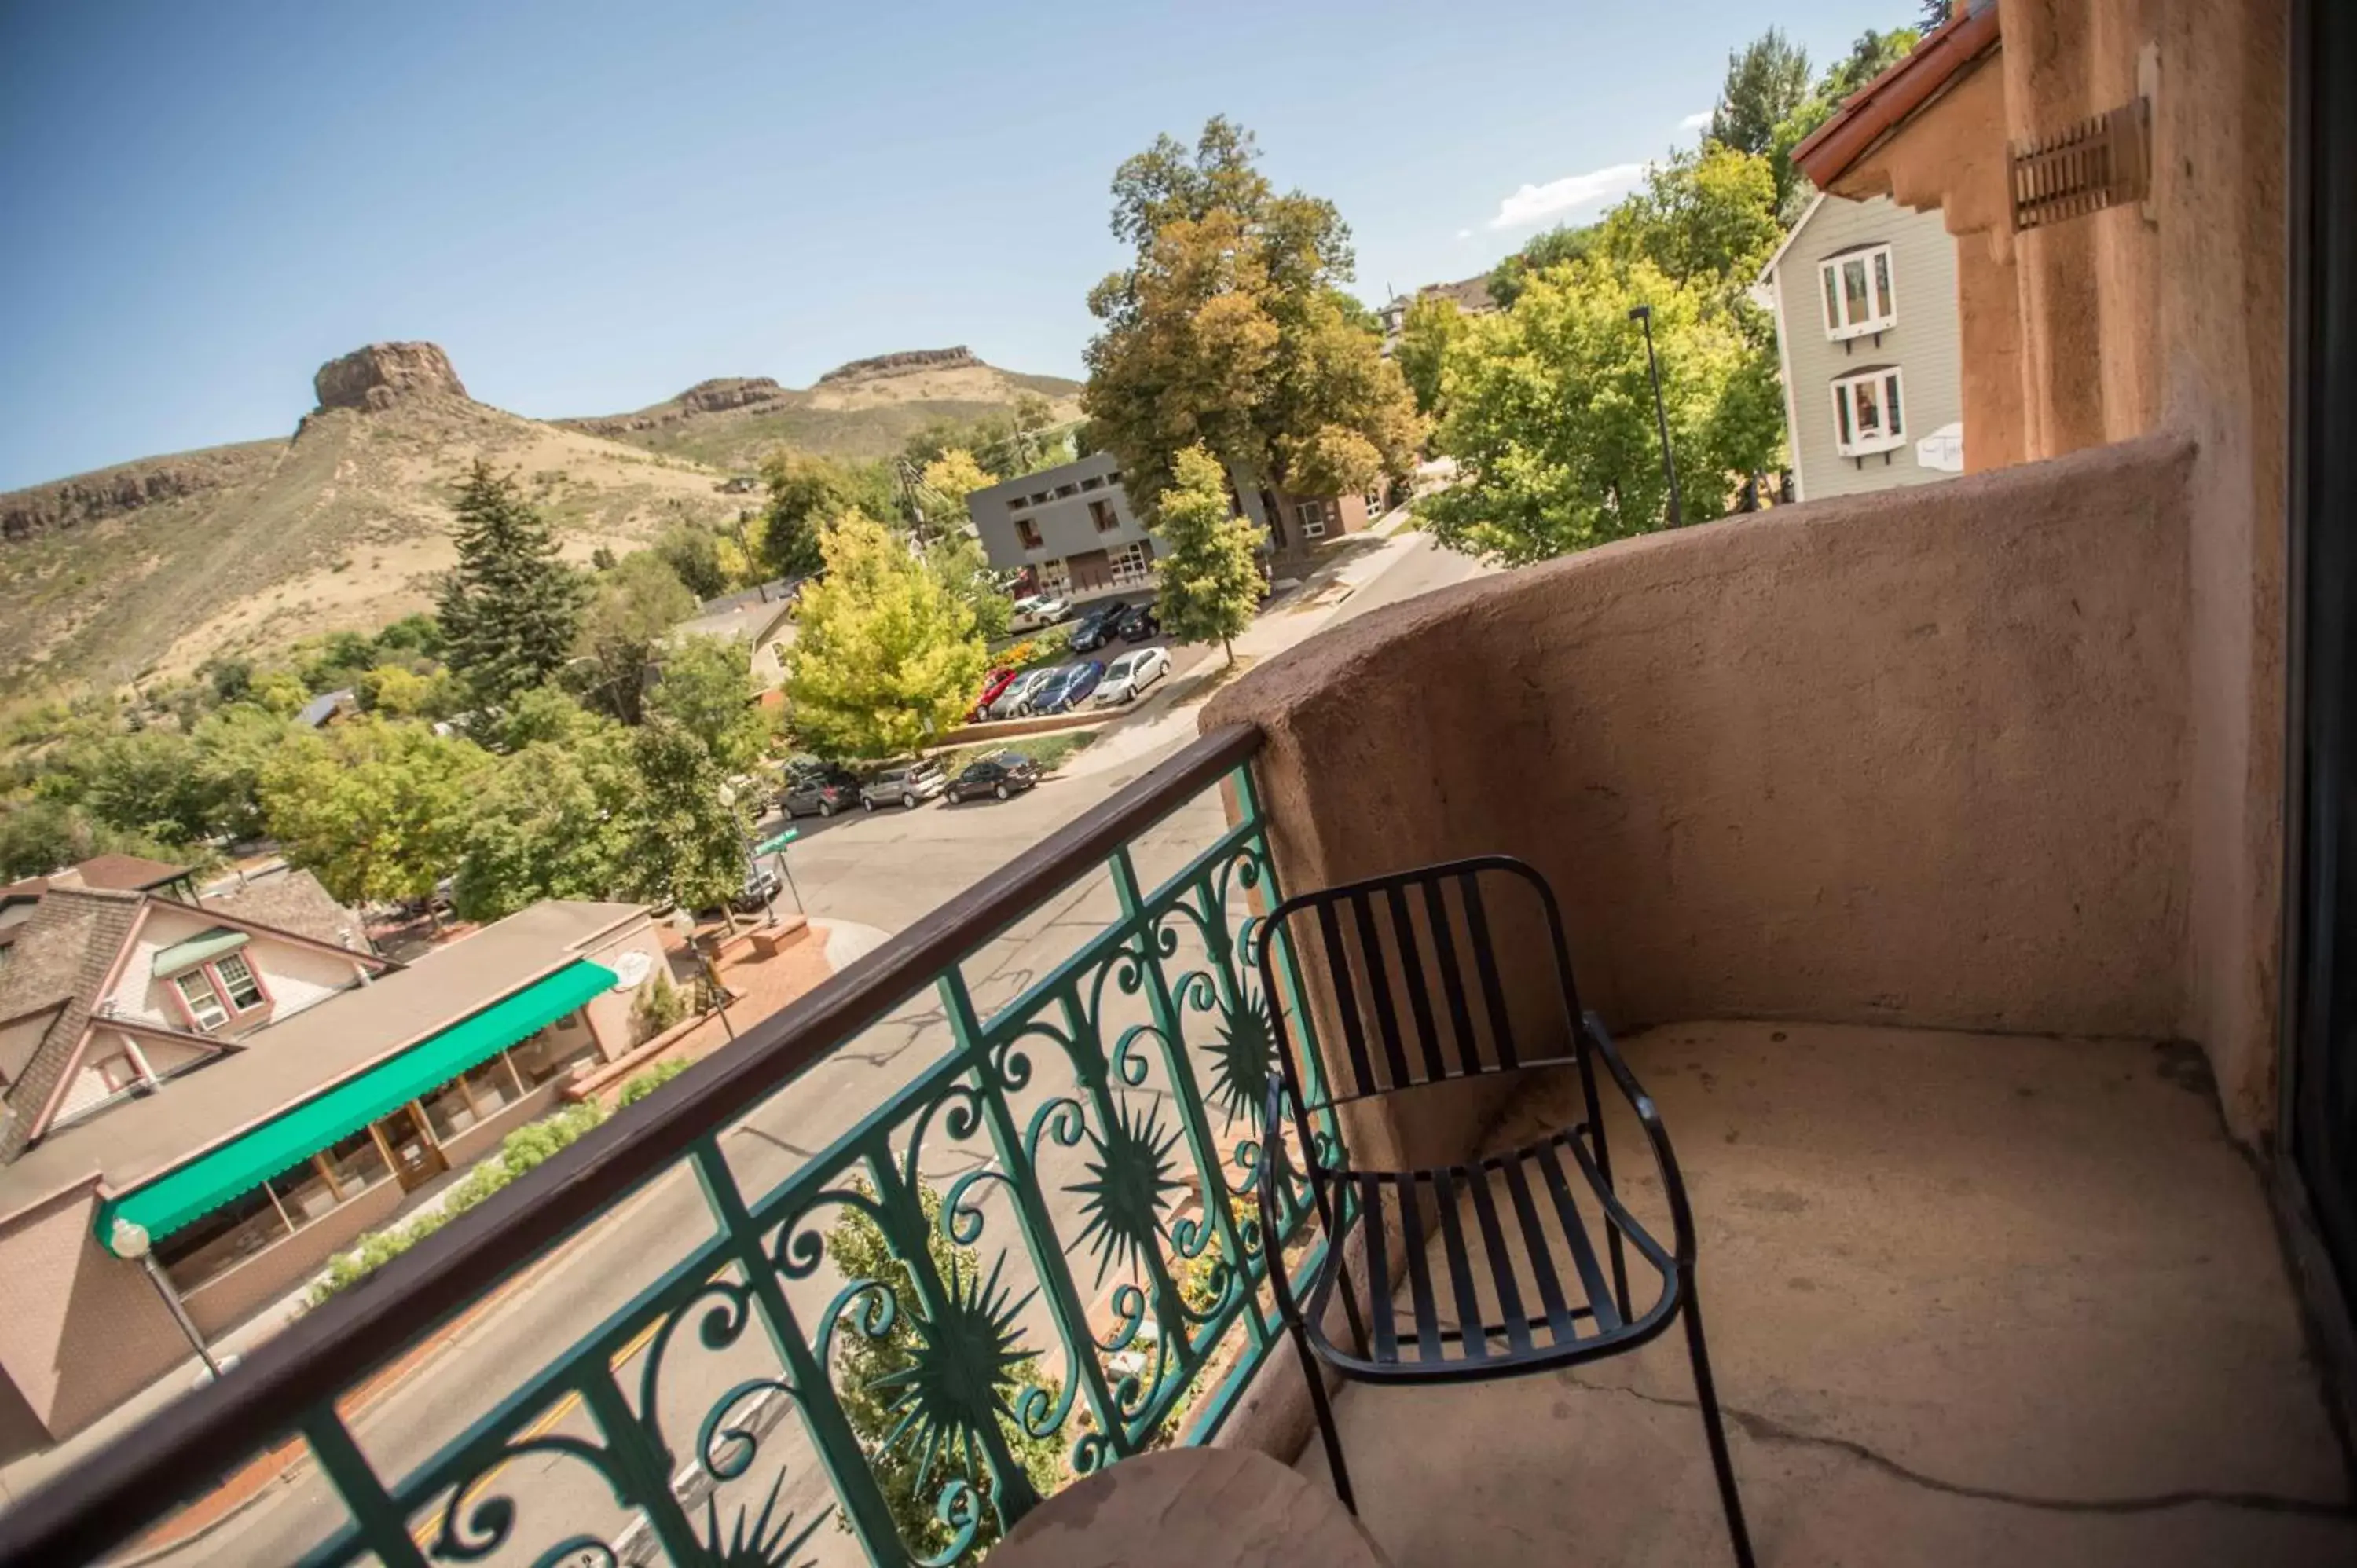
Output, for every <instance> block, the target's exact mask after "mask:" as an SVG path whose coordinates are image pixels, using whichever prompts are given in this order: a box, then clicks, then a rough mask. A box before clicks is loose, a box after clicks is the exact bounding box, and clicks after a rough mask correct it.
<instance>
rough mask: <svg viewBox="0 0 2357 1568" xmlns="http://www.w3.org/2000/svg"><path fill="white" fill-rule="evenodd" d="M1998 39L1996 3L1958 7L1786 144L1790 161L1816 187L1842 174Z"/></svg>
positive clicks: (1826, 185)
mask: <svg viewBox="0 0 2357 1568" xmlns="http://www.w3.org/2000/svg"><path fill="white" fill-rule="evenodd" d="M1998 38H1999V27H1998V24H1997V6H1996V4H1995V3H1994V0H1992V3H1991V4H1989V5H1984V6H1981V7H1980V8H1979V9H1977V10H1961V9H1960V10H1959V11H1958V12H1957V14H1956V15H1954V16H1951V17H1949V18H1948V19H1947V20H1946V21H1945V22H1943V23H1942V24H1941V25H1940V26H1938V27H1934V28H1933V29H1932V32H1931V34H1930V35H1929V36H1928V37H1926V38H1924V39H1923V41H1922V42H1921V43H1919V44H1917V45H1916V46H1915V47H1914V48H1912V49H1910V50H1909V51H1908V52H1907V58H1906V59H1902V60H1900V62H1899V63H1898V64H1897V65H1894V66H1892V67H1891V68H1890V69H1889V70H1886V71H1884V72H1883V73H1882V74H1881V75H1880V76H1878V77H1876V78H1875V79H1874V80H1873V81H1869V82H1867V84H1866V85H1865V86H1864V87H1861V88H1859V89H1858V90H1857V91H1856V92H1854V93H1852V94H1851V95H1850V96H1849V98H1848V99H1847V100H1846V102H1844V103H1843V104H1842V106H1841V107H1840V108H1839V109H1838V110H1835V112H1834V117H1833V118H1832V119H1830V120H1828V121H1826V122H1825V123H1824V124H1822V125H1820V126H1818V127H1817V128H1816V129H1815V130H1813V131H1812V132H1810V133H1809V134H1808V135H1807V136H1806V137H1805V138H1804V139H1803V141H1802V142H1801V145H1798V146H1796V147H1794V148H1793V149H1792V162H1793V164H1794V166H1797V167H1798V168H1799V169H1800V170H1801V172H1802V173H1803V174H1805V175H1807V176H1808V177H1809V178H1810V180H1811V181H1812V182H1813V183H1814V184H1815V185H1816V186H1817V187H1819V188H1827V187H1830V186H1831V185H1832V184H1833V182H1834V181H1835V180H1837V179H1839V178H1840V177H1842V176H1843V175H1845V174H1847V173H1848V172H1849V170H1850V166H1852V165H1853V164H1856V163H1857V160H1858V159H1859V158H1861V157H1864V156H1866V154H1867V150H1868V149H1869V148H1871V147H1872V146H1873V145H1875V144H1876V143H1878V142H1879V141H1880V140H1881V139H1882V138H1883V137H1884V136H1885V135H1886V134H1889V132H1891V131H1893V130H1895V129H1897V128H1898V126H1899V125H1900V123H1901V122H1903V121H1905V120H1906V119H1907V117H1908V116H1909V115H1910V114H1912V113H1915V112H1916V111H1917V110H1918V109H1921V108H1922V107H1923V105H1924V104H1926V103H1928V102H1931V101H1932V99H1933V98H1934V97H1936V96H1938V95H1939V93H1940V92H1941V91H1942V90H1943V89H1944V88H1945V87H1947V85H1948V84H1949V83H1950V82H1952V81H1954V80H1955V79H1956V78H1957V77H1959V76H1961V75H1962V74H1964V70H1965V69H1966V68H1967V67H1969V66H1970V65H1972V64H1973V63H1974V62H1975V60H1977V59H1980V58H1981V56H1982V55H1983V54H1985V53H1986V52H1987V51H1988V50H1989V49H1992V48H1996V43H1997V40H1998Z"/></svg>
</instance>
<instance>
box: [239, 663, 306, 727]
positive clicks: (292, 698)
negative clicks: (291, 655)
mask: <svg viewBox="0 0 2357 1568" xmlns="http://www.w3.org/2000/svg"><path fill="white" fill-rule="evenodd" d="M246 694H247V695H248V696H249V697H251V698H252V699H253V701H254V702H255V703H259V704H261V705H262V706H263V707H264V708H266V709H268V710H269V711H270V712H272V713H274V714H277V715H278V716H279V717H280V718H282V719H291V718H293V717H294V716H295V715H296V714H299V713H301V712H302V711H303V704H304V703H307V702H309V701H310V700H311V693H309V692H308V691H307V690H305V688H304V685H303V682H301V681H299V680H297V679H296V677H295V676H294V675H293V674H292V673H290V672H289V671H285V670H265V671H263V672H262V673H261V674H259V675H256V676H255V677H253V680H252V681H251V682H248V683H247V687H246Z"/></svg>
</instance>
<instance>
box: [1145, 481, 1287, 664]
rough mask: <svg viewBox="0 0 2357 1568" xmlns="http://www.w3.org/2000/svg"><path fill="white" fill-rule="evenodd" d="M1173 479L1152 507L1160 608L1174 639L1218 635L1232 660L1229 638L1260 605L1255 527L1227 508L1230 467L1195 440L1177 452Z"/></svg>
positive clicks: (1206, 639) (1257, 531)
mask: <svg viewBox="0 0 2357 1568" xmlns="http://www.w3.org/2000/svg"><path fill="white" fill-rule="evenodd" d="M1178 478H1179V482H1178V483H1177V484H1176V485H1175V486H1173V487H1172V488H1171V489H1167V490H1165V491H1163V492H1162V495H1161V497H1160V499H1158V501H1157V504H1156V508H1155V511H1156V515H1157V517H1158V518H1159V519H1160V520H1161V521H1159V523H1158V524H1157V527H1156V533H1157V536H1158V537H1159V538H1160V540H1161V542H1162V550H1161V553H1160V554H1159V555H1157V557H1156V559H1155V563H1154V575H1155V583H1156V587H1157V592H1158V594H1159V598H1158V599H1157V601H1156V603H1157V613H1158V614H1159V615H1160V616H1161V618H1162V625H1163V628H1164V629H1166V630H1167V631H1168V632H1169V633H1170V635H1171V638H1172V639H1174V640H1176V641H1179V642H1209V641H1210V640H1211V639H1213V638H1215V637H1216V638H1218V639H1220V646H1221V648H1222V649H1223V650H1225V651H1226V653H1227V656H1228V662H1229V663H1231V664H1232V663H1234V662H1235V661H1236V650H1235V647H1234V639H1235V638H1236V637H1237V636H1238V635H1239V634H1240V633H1242V632H1243V629H1244V628H1246V627H1248V626H1250V625H1251V624H1252V618H1253V611H1254V609H1256V608H1257V607H1259V605H1260V594H1261V575H1260V528H1259V526H1258V525H1257V524H1256V523H1254V521H1252V520H1251V519H1250V518H1247V517H1231V516H1230V515H1229V513H1228V483H1227V474H1226V472H1225V471H1224V470H1223V469H1222V467H1220V460H1219V459H1218V458H1216V457H1214V456H1211V454H1210V453H1209V452H1207V451H1205V450H1204V449H1203V448H1201V447H1200V446H1196V447H1191V448H1189V450H1187V451H1184V452H1181V453H1180V454H1179V462H1178Z"/></svg>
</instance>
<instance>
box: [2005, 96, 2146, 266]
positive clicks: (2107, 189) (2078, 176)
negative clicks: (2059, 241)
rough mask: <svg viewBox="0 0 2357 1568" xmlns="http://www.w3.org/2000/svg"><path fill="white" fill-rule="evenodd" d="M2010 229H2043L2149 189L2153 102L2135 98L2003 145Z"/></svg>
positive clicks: (2137, 197) (2135, 198)
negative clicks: (2010, 193) (2030, 138)
mask: <svg viewBox="0 0 2357 1568" xmlns="http://www.w3.org/2000/svg"><path fill="white" fill-rule="evenodd" d="M2007 163H2008V165H2009V166H2010V168H2009V173H2010V175H2011V177H2012V180H2013V227H2014V230H2015V231H2016V232H2017V233H2018V232H2020V231H2024V230H2029V229H2041V228H2044V227H2045V226H2047V225H2048V224H2050V223H2061V222H2063V221H2065V220H2069V219H2072V218H2083V217H2085V216H2086V215H2087V214H2088V213H2090V212H2096V211H2100V210H2102V209H2104V208H2106V207H2118V206H2120V205H2122V204H2124V203H2126V202H2130V201H2142V200H2143V199H2145V197H2146V196H2147V194H2148V193H2149V192H2150V190H2151V188H2152V101H2151V100H2150V99H2148V98H2137V99H2134V100H2131V101H2130V102H2126V103H2123V104H2121V105H2120V106H2119V107H2118V108H2116V109H2113V110H2109V111H2107V112H2105V113H2101V114H2097V115H2094V116H2093V117H2092V118H2089V119H2085V120H2082V121H2080V122H2079V123H2078V124H2075V125H2071V126H2068V127H2066V128H2065V129H2063V130H2061V131H2058V132H2056V133H2054V134H2052V135H2050V136H2040V137H2039V138H2037V139H2036V140H2034V141H2029V142H2020V143H2017V144H2015V145H2013V146H2011V147H2009V148H2007Z"/></svg>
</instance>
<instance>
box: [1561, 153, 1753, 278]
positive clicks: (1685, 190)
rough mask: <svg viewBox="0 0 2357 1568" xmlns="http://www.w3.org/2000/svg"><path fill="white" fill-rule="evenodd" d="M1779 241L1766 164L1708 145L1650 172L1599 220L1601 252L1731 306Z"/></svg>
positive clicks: (1749, 156) (1672, 159) (1746, 154)
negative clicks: (1648, 268)
mask: <svg viewBox="0 0 2357 1568" xmlns="http://www.w3.org/2000/svg"><path fill="white" fill-rule="evenodd" d="M1783 237H1784V235H1783V231H1782V229H1781V227H1779V225H1778V224H1777V221H1776V180H1775V177H1774V175H1773V173H1772V172H1771V171H1770V167H1769V164H1768V160H1767V159H1766V158H1764V157H1760V156H1754V155H1752V154H1749V153H1744V152H1738V151H1736V150H1735V149H1733V148H1731V147H1727V146H1722V145H1717V144H1716V143H1711V144H1706V145H1704V146H1703V148H1702V149H1701V150H1700V151H1699V152H1681V153H1678V154H1675V155H1674V156H1672V157H1671V158H1670V160H1669V161H1668V162H1667V163H1662V164H1655V165H1653V166H1652V167H1650V168H1648V169H1647V170H1646V171H1645V182H1644V184H1643V185H1642V186H1641V187H1640V188H1638V189H1636V190H1635V191H1632V192H1631V193H1630V195H1629V196H1628V198H1627V199H1624V200H1622V201H1621V202H1620V204H1619V205H1618V206H1616V207H1614V208H1613V209H1612V210H1611V211H1609V212H1608V213H1606V214H1605V215H1604V220H1603V222H1602V224H1601V225H1600V226H1599V233H1598V251H1599V252H1600V253H1601V254H1603V255H1605V256H1607V257H1609V258H1610V259H1611V260H1613V261H1615V262H1619V263H1631V262H1639V261H1642V262H1647V263H1652V265H1653V266H1654V267H1655V268H1657V269H1659V270H1660V271H1661V272H1663V273H1664V274H1667V275H1668V276H1669V277H1670V278H1671V280H1672V281H1674V282H1675V283H1679V284H1697V285H1704V286H1706V287H1707V288H1709V289H1710V290H1711V291H1712V292H1713V293H1715V294H1716V295H1718V296H1720V297H1721V298H1724V299H1730V300H1731V299H1733V298H1734V297H1736V296H1737V295H1739V294H1741V293H1742V291H1743V290H1745V289H1747V288H1749V287H1750V285H1751V284H1752V282H1753V281H1754V280H1755V279H1756V278H1758V276H1759V275H1760V268H1761V267H1762V266H1765V265H1766V264H1767V262H1768V258H1769V257H1770V255H1772V254H1773V253H1774V252H1775V250H1776V247H1777V245H1778V244H1780V243H1781V242H1782V240H1783Z"/></svg>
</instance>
